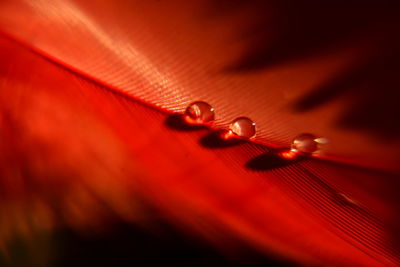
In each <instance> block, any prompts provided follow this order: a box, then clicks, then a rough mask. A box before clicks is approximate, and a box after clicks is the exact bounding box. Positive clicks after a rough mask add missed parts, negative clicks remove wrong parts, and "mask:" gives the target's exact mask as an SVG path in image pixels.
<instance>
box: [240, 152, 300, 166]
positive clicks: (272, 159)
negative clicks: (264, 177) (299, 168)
mask: <svg viewBox="0 0 400 267" xmlns="http://www.w3.org/2000/svg"><path fill="white" fill-rule="evenodd" d="M302 159H303V157H297V158H294V159H285V158H283V157H281V156H280V155H279V151H270V152H267V153H264V154H261V155H259V156H257V157H255V158H253V159H251V160H249V161H248V162H247V163H246V167H247V168H249V169H251V170H254V171H267V170H273V169H278V168H283V167H286V166H289V165H291V164H294V163H297V162H299V161H301V160H302Z"/></svg>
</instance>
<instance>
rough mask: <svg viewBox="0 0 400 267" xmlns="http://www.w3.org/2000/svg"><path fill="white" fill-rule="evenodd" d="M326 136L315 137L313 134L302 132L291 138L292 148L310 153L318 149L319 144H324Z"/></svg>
mask: <svg viewBox="0 0 400 267" xmlns="http://www.w3.org/2000/svg"><path fill="white" fill-rule="evenodd" d="M326 143H327V139H326V138H317V137H316V136H314V135H313V134H309V133H303V134H300V135H298V136H296V138H295V139H294V140H293V142H292V150H293V151H297V152H302V153H305V154H312V153H315V152H317V151H318V150H319V149H320V145H321V144H326Z"/></svg>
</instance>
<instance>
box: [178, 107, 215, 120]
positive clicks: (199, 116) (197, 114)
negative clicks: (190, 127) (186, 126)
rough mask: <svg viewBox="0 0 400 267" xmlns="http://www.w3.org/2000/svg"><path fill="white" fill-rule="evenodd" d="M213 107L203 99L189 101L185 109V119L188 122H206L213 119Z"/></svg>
mask: <svg viewBox="0 0 400 267" xmlns="http://www.w3.org/2000/svg"><path fill="white" fill-rule="evenodd" d="M214 117H215V112H214V108H213V107H212V106H211V105H210V104H208V103H206V102H203V101H196V102H193V103H191V104H190V105H189V106H188V107H187V108H186V110H185V115H184V118H185V121H186V122H188V123H190V124H208V123H211V122H212V121H214Z"/></svg>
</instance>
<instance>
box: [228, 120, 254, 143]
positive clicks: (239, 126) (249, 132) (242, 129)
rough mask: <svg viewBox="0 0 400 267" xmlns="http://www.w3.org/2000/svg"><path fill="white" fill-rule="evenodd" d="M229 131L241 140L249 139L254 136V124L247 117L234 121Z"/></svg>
mask: <svg viewBox="0 0 400 267" xmlns="http://www.w3.org/2000/svg"><path fill="white" fill-rule="evenodd" d="M229 129H230V133H232V134H234V135H236V136H239V137H243V138H251V137H254V136H255V135H256V123H255V122H254V121H252V120H250V119H249V118H247V117H239V118H236V119H234V120H233V121H232V122H231V125H230V126H229Z"/></svg>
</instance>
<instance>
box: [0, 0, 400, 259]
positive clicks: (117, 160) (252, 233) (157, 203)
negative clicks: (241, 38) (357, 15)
mask: <svg viewBox="0 0 400 267" xmlns="http://www.w3.org/2000/svg"><path fill="white" fill-rule="evenodd" d="M113 3H114V2H113V1H106V0H104V1H76V2H74V1H68V2H67V1H58V2H54V1H45V0H40V1H39V0H38V1H23V0H21V1H2V3H0V28H1V30H2V31H3V32H5V33H6V35H7V36H11V38H8V37H1V39H0V58H1V62H0V112H1V113H0V115H1V117H0V150H1V151H2V153H1V155H0V177H1V178H0V200H1V203H0V244H1V245H2V247H3V251H6V250H7V244H8V242H9V241H10V240H12V239H13V238H15V237H16V236H18V235H22V236H23V237H25V238H26V239H29V238H30V236H31V235H32V234H33V233H34V232H36V231H41V230H44V231H51V230H52V229H54V228H58V227H61V226H64V225H67V226H70V227H74V228H76V229H80V230H82V231H83V232H91V231H92V230H93V229H97V228H102V227H104V225H108V223H109V221H108V220H109V216H108V214H109V213H110V211H111V212H112V213H115V214H116V215H117V216H119V217H121V218H123V219H124V220H127V221H130V222H131V223H138V224H146V223H147V218H146V216H148V215H147V214H146V212H145V211H144V209H142V201H144V202H146V203H150V204H151V205H152V206H154V207H156V208H157V209H159V210H161V212H162V213H163V214H164V216H165V218H167V219H168V220H170V221H171V222H173V223H176V224H177V225H179V226H180V227H181V229H182V230H183V231H187V232H191V233H196V234H198V235H199V236H201V237H203V238H205V239H206V240H208V241H210V242H211V243H212V244H215V245H218V246H219V247H220V248H222V249H224V250H225V249H226V250H229V248H230V247H234V244H233V241H231V238H232V240H234V239H235V238H239V239H241V240H243V241H245V242H247V243H248V244H250V245H251V246H253V247H255V248H256V249H259V250H260V251H262V252H264V253H266V254H268V255H271V254H272V255H276V256H278V257H283V258H288V259H291V260H294V261H297V262H300V263H303V264H311V263H316V264H318V263H322V264H324V265H340V266H354V265H364V266H375V265H396V264H397V265H398V264H399V254H398V252H397V251H396V250H395V248H396V247H398V244H399V240H400V238H399V231H398V227H397V226H398V223H399V221H400V219H399V216H398V211H399V204H398V203H399V196H398V193H397V191H396V190H397V189H398V188H399V181H400V180H399V179H398V178H399V177H398V170H399V166H400V165H399V164H398V163H399V161H398V159H399V151H400V150H399V149H397V148H398V141H396V139H395V140H393V139H388V140H383V141H382V140H378V139H376V138H372V137H371V136H370V135H369V134H367V133H365V132H364V131H362V130H359V129H358V130H354V129H353V130H350V129H343V128H340V127H337V126H336V125H335V124H334V123H333V121H334V120H335V118H336V116H337V114H339V113H340V110H341V109H342V108H343V107H344V106H346V105H348V103H350V104H351V103H352V102H351V101H352V100H351V99H346V98H343V99H339V100H336V101H334V102H331V103H329V104H327V105H325V106H323V107H321V108H319V109H316V110H313V111H311V112H306V113H301V114H297V113H295V112H293V110H292V109H289V108H288V105H289V104H288V103H289V102H290V103H291V101H292V100H294V99H297V98H298V97H300V96H302V95H304V94H307V93H309V91H310V90H311V89H312V88H314V87H315V85H316V84H319V83H323V81H325V80H329V79H330V78H329V77H331V75H333V73H335V72H338V71H339V70H343V69H346V68H347V67H346V66H348V64H350V65H351V62H352V59H354V58H357V56H359V53H361V54H362V53H364V52H365V50H367V49H368V47H364V46H361V47H357V48H354V47H355V44H352V45H350V46H349V47H347V48H346V49H344V50H340V51H336V52H332V53H327V54H324V55H319V56H318V57H315V58H310V59H307V60H299V61H293V62H291V63H290V64H283V65H280V66H278V67H274V68H272V69H268V70H261V71H257V72H253V73H252V72H249V73H226V72H223V71H222V70H223V69H224V67H225V65H226V64H227V62H229V61H230V60H231V59H232V57H234V56H235V55H237V54H238V51H241V44H238V43H235V42H234V41H232V40H234V38H233V37H232V36H236V35H235V34H236V33H237V32H238V31H239V30H238V28H239V29H242V28H246V27H247V26H246V25H247V23H250V24H251V22H252V21H251V20H250V19H249V14H250V15H251V14H252V13H251V12H253V11H252V10H250V11H249V12H250V13H246V12H247V11H246V10H244V11H245V12H238V13H235V12H233V13H229V12H228V13H223V14H221V15H222V18H220V21H218V22H215V20H217V18H215V17H214V18H213V17H212V16H211V14H209V15H207V16H206V15H204V16H205V17H203V16H202V15H201V14H203V13H202V12H200V11H199V7H200V6H203V4H204V3H205V2H203V1H185V2H184V3H185V4H183V2H180V1H154V2H151V1H128V2H126V3H125V4H121V5H115V4H113ZM176 6H180V8H176ZM204 6H207V5H205V4H204ZM196 14H197V15H196ZM206 14H208V13H207V12H206ZM224 14H225V17H224ZM208 16H210V17H208ZM250 17H251V16H250ZM245 22H246V23H245ZM207 23H209V24H207ZM232 23H233V24H232ZM207 25H210V27H207ZM233 25H234V26H235V27H233ZM6 35H5V36H6ZM239 43H240V42H239ZM21 44H23V45H21ZM358 45H359V44H358ZM237 46H238V47H237ZM367 46H368V45H367ZM222 51H223V53H222ZM266 88H267V89H268V90H267V89H266ZM133 97H134V98H133ZM195 100H205V101H208V102H210V103H212V104H213V106H214V107H215V108H216V112H217V124H216V125H217V126H218V127H226V126H227V124H228V123H229V122H230V121H231V120H232V119H233V118H234V117H237V116H249V117H251V118H252V119H254V120H255V121H257V123H258V130H259V132H258V134H257V138H256V139H255V140H254V141H255V142H260V143H264V144H265V143H266V144H271V145H273V146H280V145H286V146H287V145H288V144H289V142H290V140H291V138H292V137H293V136H295V135H297V134H299V133H301V132H312V133H314V134H321V135H323V136H327V137H329V138H330V139H331V141H333V142H332V146H331V147H330V148H328V149H327V150H326V157H328V158H329V159H331V160H333V161H339V162H346V163H347V164H338V163H334V162H333V161H331V162H330V161H322V160H320V159H314V158H313V159H304V160H297V159H294V160H293V161H291V160H292V159H291V157H290V155H288V157H287V161H285V160H281V159H280V158H279V157H277V156H276V155H275V154H274V153H271V151H270V149H269V148H267V147H265V146H262V145H258V144H255V143H247V142H245V143H242V144H237V145H231V146H229V145H227V144H230V143H224V142H222V143H218V142H216V143H215V142H214V143H213V142H211V143H210V140H211V141H212V140H214V139H212V138H213V136H212V135H211V137H210V129H202V130H188V129H186V128H185V127H183V128H182V129H181V130H179V125H178V126H176V125H175V126H176V127H177V128H174V125H170V124H169V123H168V122H169V121H170V119H171V117H170V112H171V111H182V110H184V108H185V106H186V104H188V103H189V102H192V101H195ZM143 103H147V104H143ZM310 129H311V130H310ZM214 141H215V140H214ZM353 163H354V164H353ZM356 165H362V166H369V167H371V168H370V169H368V168H361V167H357V166H356Z"/></svg>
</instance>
